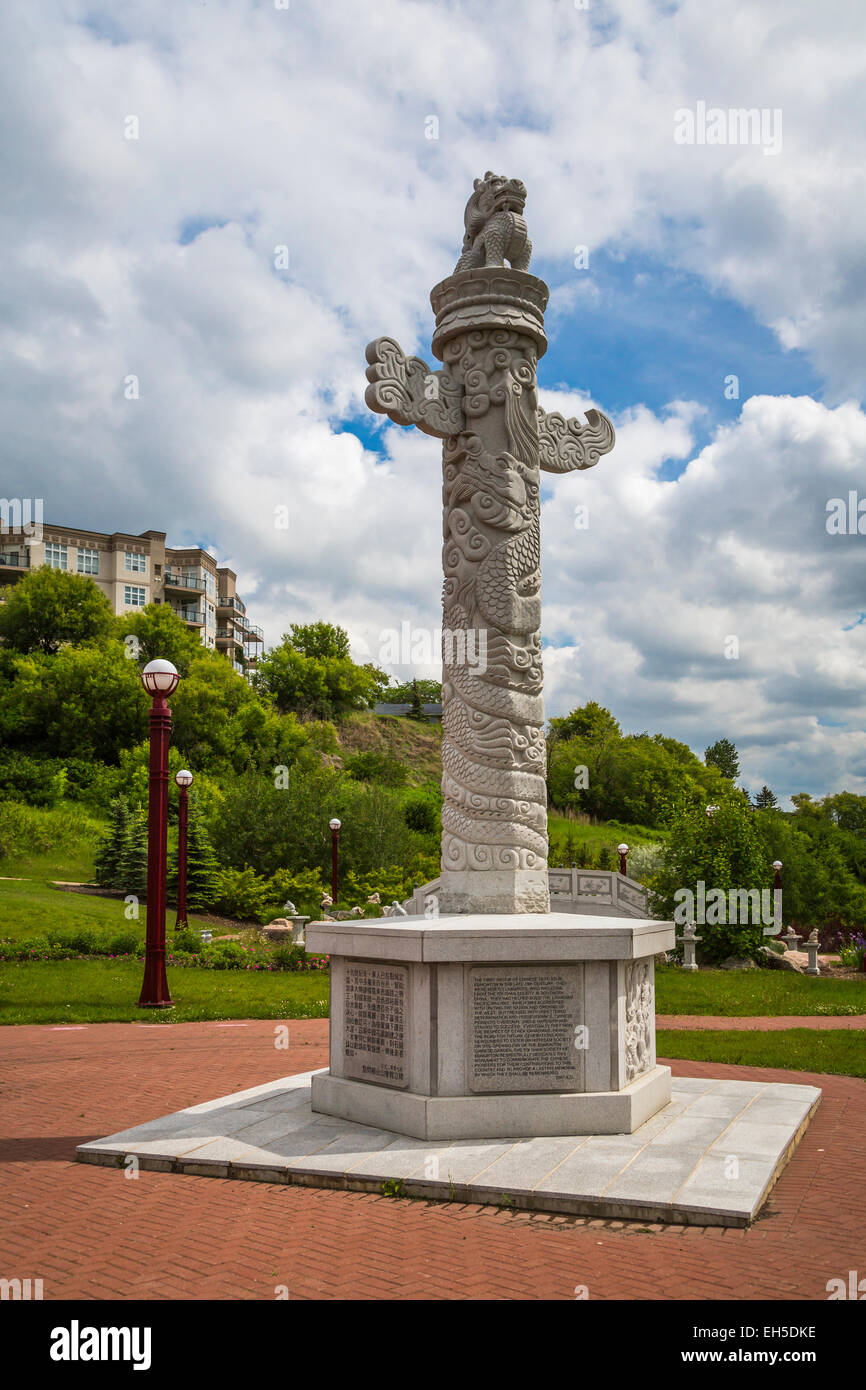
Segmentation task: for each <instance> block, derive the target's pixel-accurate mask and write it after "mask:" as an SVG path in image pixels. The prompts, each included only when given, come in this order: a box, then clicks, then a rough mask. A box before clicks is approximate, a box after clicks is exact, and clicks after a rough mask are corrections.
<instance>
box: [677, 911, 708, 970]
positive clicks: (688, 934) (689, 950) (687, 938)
mask: <svg viewBox="0 0 866 1390" xmlns="http://www.w3.org/2000/svg"><path fill="white" fill-rule="evenodd" d="M702 940H703V937H701V936H695V924H694V922H687V923H686V925H685V926H684V927H683V934H682V936H678V937H677V941H679V942H682V947H683V965H682V968H683V970H697V968H698V963H697V961H696V960H695V946H696V944H697V942H699V941H702Z"/></svg>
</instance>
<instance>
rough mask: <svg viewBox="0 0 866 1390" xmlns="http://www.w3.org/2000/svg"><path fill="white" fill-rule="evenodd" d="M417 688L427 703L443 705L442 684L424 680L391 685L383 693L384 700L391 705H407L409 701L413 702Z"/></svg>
mask: <svg viewBox="0 0 866 1390" xmlns="http://www.w3.org/2000/svg"><path fill="white" fill-rule="evenodd" d="M415 686H417V687H418V693H419V694H420V696H421V699H422V700H423V701H424V702H425V703H427V704H431V705H438V704H441V703H442V682H441V681H428V680H424V679H423V678H422V679H420V680H419V679H414V680H411V681H403V682H402V684H400V685H389V686H388V688H387V690H384V691H383V692H382V699H383V700H386V701H387V702H388V704H389V705H403V704H406V702H407V701H411V699H412V692H413V689H414V688H415Z"/></svg>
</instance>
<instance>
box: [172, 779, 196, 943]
mask: <svg viewBox="0 0 866 1390" xmlns="http://www.w3.org/2000/svg"><path fill="white" fill-rule="evenodd" d="M174 780H175V782H177V785H178V797H177V921H176V922H175V924H174V926H175V931H176V930H177V928H178V927H185V926H186V925H187V921H186V828H187V823H188V820H189V789H190V787H191V786H192V773H191V772H189V771H188V770H187V769H186V768H185V767H182V768H181V770H180V772H176V773H175V774H174Z"/></svg>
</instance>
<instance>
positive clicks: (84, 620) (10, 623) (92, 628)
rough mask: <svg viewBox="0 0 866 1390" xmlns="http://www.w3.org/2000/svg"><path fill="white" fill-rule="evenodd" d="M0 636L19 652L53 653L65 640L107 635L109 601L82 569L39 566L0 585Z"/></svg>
mask: <svg viewBox="0 0 866 1390" xmlns="http://www.w3.org/2000/svg"><path fill="white" fill-rule="evenodd" d="M3 597H4V598H5V602H4V603H3V604H2V605H0V638H2V640H3V642H4V643H5V644H6V646H7V647H10V648H12V649H13V650H15V651H19V652H36V651H38V652H45V653H48V654H49V655H50V654H52V653H54V652H57V651H59V650H60V648H61V647H62V646H63V645H64V643H66V642H71V643H73V644H79V643H81V642H89V641H92V640H93V639H94V638H100V637H107V636H108V634H109V632H110V631H111V627H112V623H113V615H112V612H111V606H110V604H109V602H108V600H107V598H106V597H105V595H104V594H103V593H102V591H101V590H100V589H98V588H97V587H96V585H95V584H94V582H93V580H92V579H91V578H89V576H88V575H85V574H68V573H67V572H66V570H55V569H51V568H49V567H48V566H47V565H40V566H39V567H38V568H37V569H34V570H31V571H30V573H29V574H27V575H25V576H24V578H23V579H19V580H18V582H17V583H16V584H11V585H8V586H7V587H6V588H4V589H3Z"/></svg>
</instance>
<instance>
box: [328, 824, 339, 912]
mask: <svg viewBox="0 0 866 1390" xmlns="http://www.w3.org/2000/svg"><path fill="white" fill-rule="evenodd" d="M330 826H331V897H332V899H333V902H334V907H336V906H337V845H338V843H339V840H340V822H339V821H338V820H337V817H336V816H335V817H334V819H333V820H332V821H331V822H330Z"/></svg>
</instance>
